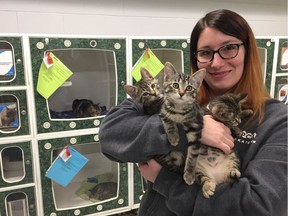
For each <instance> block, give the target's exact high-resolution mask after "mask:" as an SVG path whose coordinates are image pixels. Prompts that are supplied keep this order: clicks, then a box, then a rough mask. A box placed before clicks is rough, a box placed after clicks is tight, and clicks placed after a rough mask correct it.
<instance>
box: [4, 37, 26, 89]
mask: <svg viewBox="0 0 288 216" xmlns="http://www.w3.org/2000/svg"><path fill="white" fill-rule="evenodd" d="M0 41H4V42H5V41H7V42H9V43H10V44H11V45H12V46H13V49H14V65H15V68H16V77H15V78H14V80H13V81H10V82H0V86H19V85H25V73H24V59H23V48H22V37H0ZM17 60H18V61H20V63H19V62H18V61H17Z"/></svg>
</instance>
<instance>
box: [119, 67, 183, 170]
mask: <svg viewBox="0 0 288 216" xmlns="http://www.w3.org/2000/svg"><path fill="white" fill-rule="evenodd" d="M140 73H141V80H140V81H138V82H137V83H136V85H135V86H133V85H125V86H124V91H125V92H126V93H127V94H128V95H129V96H130V97H131V98H132V99H134V100H135V101H137V102H139V103H142V104H143V109H144V112H145V113H146V114H148V115H153V114H157V113H158V114H159V112H160V110H161V107H162V104H163V93H162V91H163V89H161V88H160V86H159V85H158V80H157V79H155V78H153V77H152V75H151V74H150V72H149V71H148V70H146V69H145V68H141V69H140ZM153 158H154V159H155V160H156V161H158V162H159V163H160V164H161V165H162V166H164V167H166V168H168V169H169V170H171V171H174V172H181V173H183V169H184V166H183V165H184V162H183V161H184V155H183V153H181V152H178V151H177V152H176V151H172V152H170V153H168V154H162V155H154V157H153Z"/></svg>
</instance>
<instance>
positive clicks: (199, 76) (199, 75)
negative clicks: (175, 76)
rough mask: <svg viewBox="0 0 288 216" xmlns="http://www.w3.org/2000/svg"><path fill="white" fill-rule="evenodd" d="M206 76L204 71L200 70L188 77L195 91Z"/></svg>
mask: <svg viewBox="0 0 288 216" xmlns="http://www.w3.org/2000/svg"><path fill="white" fill-rule="evenodd" d="M205 75H206V69H204V68H202V69H200V70H198V71H196V72H195V73H193V74H192V75H191V76H190V80H189V81H190V83H193V84H194V85H195V87H196V88H197V89H199V88H200V86H201V84H202V82H203V80H204V78H205Z"/></svg>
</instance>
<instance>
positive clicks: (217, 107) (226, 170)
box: [195, 93, 253, 198]
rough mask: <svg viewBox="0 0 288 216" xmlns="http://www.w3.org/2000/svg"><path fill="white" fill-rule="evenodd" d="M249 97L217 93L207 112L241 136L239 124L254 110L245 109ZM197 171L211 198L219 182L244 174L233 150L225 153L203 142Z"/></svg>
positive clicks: (205, 192) (203, 186) (234, 133)
mask: <svg viewBox="0 0 288 216" xmlns="http://www.w3.org/2000/svg"><path fill="white" fill-rule="evenodd" d="M246 99H247V94H231V93H230V94H225V95H222V96H219V97H216V98H214V99H213V100H211V101H210V103H209V104H208V106H207V108H206V109H205V113H206V114H209V115H212V116H213V118H214V119H215V120H217V121H220V122H222V123H223V124H225V125H226V126H227V127H228V128H230V129H231V132H232V135H233V136H234V137H238V136H241V134H242V130H241V129H240V128H239V127H238V124H240V123H241V121H242V119H243V118H246V117H248V116H249V115H251V114H252V113H253V111H252V110H250V109H245V110H242V108H241V107H242V104H243V103H244V102H245V100H246ZM195 172H196V182H197V183H198V184H200V185H202V193H203V195H204V197H206V198H209V197H210V196H212V195H213V194H214V191H215V188H216V186H217V185H219V184H221V183H231V182H233V181H235V180H236V179H238V178H239V177H240V176H241V173H240V161H239V158H238V157H237V154H236V153H235V151H233V150H232V151H231V152H230V153H229V154H225V153H224V152H222V151H221V150H220V149H217V148H214V147H211V146H206V145H201V148H200V154H199V156H198V158H197V164H196V168H195Z"/></svg>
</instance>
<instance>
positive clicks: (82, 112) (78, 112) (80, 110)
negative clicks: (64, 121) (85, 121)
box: [72, 99, 101, 118]
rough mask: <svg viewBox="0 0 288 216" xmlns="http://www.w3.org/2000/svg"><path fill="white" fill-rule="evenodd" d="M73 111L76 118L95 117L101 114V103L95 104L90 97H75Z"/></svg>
mask: <svg viewBox="0 0 288 216" xmlns="http://www.w3.org/2000/svg"><path fill="white" fill-rule="evenodd" d="M72 111H73V113H74V116H75V117H76V118H85V117H95V116H99V115H100V114H101V108H100V106H99V104H94V103H93V101H91V100H88V99H75V100H74V101H73V103H72Z"/></svg>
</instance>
